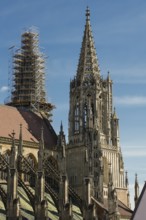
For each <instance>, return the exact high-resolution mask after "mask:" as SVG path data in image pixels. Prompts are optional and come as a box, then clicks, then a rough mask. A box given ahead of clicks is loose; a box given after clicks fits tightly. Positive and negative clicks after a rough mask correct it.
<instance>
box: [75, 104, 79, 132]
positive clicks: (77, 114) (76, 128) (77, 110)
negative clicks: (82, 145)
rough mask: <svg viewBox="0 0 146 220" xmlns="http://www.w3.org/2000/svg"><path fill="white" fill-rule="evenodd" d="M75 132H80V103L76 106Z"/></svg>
mask: <svg viewBox="0 0 146 220" xmlns="http://www.w3.org/2000/svg"><path fill="white" fill-rule="evenodd" d="M75 132H79V103H78V102H77V103H76V106H75Z"/></svg>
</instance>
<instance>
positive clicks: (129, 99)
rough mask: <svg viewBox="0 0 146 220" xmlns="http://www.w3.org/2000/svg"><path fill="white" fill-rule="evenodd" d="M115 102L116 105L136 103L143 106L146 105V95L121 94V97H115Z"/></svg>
mask: <svg viewBox="0 0 146 220" xmlns="http://www.w3.org/2000/svg"><path fill="white" fill-rule="evenodd" d="M114 103H115V104H116V105H125V106H129V105H135V106H141V105H146V96H121V97H117V96H116V97H114Z"/></svg>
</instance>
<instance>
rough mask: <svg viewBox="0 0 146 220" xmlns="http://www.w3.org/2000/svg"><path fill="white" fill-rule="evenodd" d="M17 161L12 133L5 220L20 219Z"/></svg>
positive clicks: (13, 134)
mask: <svg viewBox="0 0 146 220" xmlns="http://www.w3.org/2000/svg"><path fill="white" fill-rule="evenodd" d="M17 159H18V153H17V149H16V146H15V133H14V131H13V133H12V146H11V154H10V162H9V168H8V188H7V194H8V196H7V220H10V219H20V200H19V197H18V193H17V187H18V172H17Z"/></svg>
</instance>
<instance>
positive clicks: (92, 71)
mask: <svg viewBox="0 0 146 220" xmlns="http://www.w3.org/2000/svg"><path fill="white" fill-rule="evenodd" d="M99 74H100V70H99V65H98V60H97V56H96V49H95V46H94V40H93V35H92V29H91V25H90V10H89V8H88V7H87V9H86V24H85V30H84V35H83V41H82V47H81V52H80V58H79V64H78V69H77V79H78V80H79V81H83V80H84V77H85V78H86V77H87V78H89V77H92V75H99Z"/></svg>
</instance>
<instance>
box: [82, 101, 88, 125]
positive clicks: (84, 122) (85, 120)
mask: <svg viewBox="0 0 146 220" xmlns="http://www.w3.org/2000/svg"><path fill="white" fill-rule="evenodd" d="M87 110H88V109H87V103H85V105H84V110H83V111H84V114H83V120H84V121H83V125H84V128H86V126H87Z"/></svg>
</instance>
